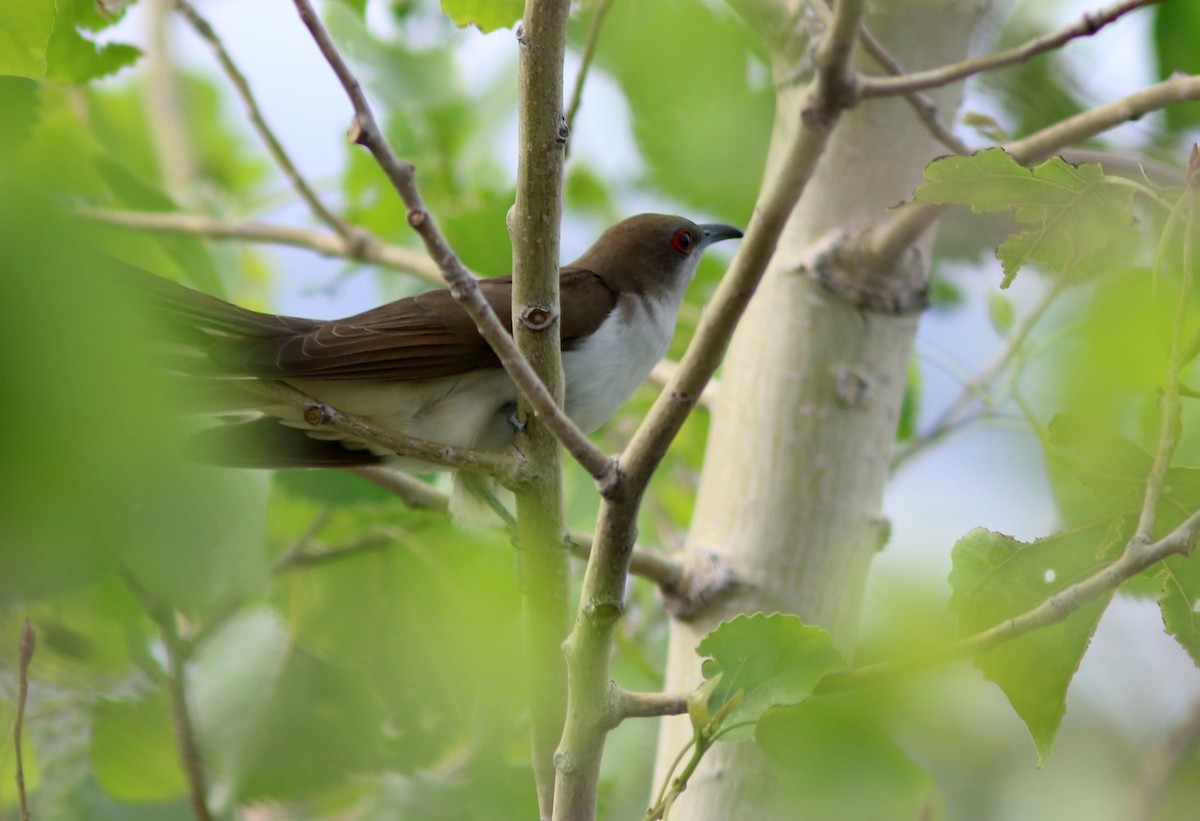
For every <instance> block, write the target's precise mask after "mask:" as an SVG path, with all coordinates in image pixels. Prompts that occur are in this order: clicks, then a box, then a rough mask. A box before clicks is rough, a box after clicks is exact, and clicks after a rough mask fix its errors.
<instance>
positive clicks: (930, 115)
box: [814, 4, 971, 154]
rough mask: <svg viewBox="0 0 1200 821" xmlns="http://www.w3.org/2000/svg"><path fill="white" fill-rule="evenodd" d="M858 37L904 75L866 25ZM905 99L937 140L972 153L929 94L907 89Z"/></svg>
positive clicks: (883, 62)
mask: <svg viewBox="0 0 1200 821" xmlns="http://www.w3.org/2000/svg"><path fill="white" fill-rule="evenodd" d="M814 5H817V4H814ZM820 5H823V4H820ZM858 37H859V41H860V42H862V45H863V49H864V50H865V51H866V52H867V54H869V55H871V58H872V59H873V60H875V62H877V63H879V65H880V66H881V67H882V68H883V69H884V71H886V72H887V73H888V74H890V75H892V76H893V77H898V76H903V75H904V73H905V71H904V66H902V65H901V64H900V61H899V60H897V59H896V58H895V57H893V56H892V54H891V52H889V51H888V50H887V49H886V48H884V45H883V43H881V42H879V40H878V39H876V37H875V35H873V34H872V33H871V32H870V30H869V29H867V27H866V26H863V28H862V31H861V32H859V35H858ZM904 99H905V100H907V101H908V104H909V105H910V106H912V109H913V111H915V112H916V114H917V118H918V119H919V120H920V121H921V122H922V123H923V124H924V125H925V128H927V129H928V130H929V133H930V134H932V135H933V138H934V139H935V140H937V141H938V142H940V143H941V144H942V145H944V146H946V147H947V148H949V149H950V150H951V151H953V152H954V153H955V154H970V153H971V147H970V146H969V145H967V144H966V143H965V142H963V141H962V140H961V139H959V137H958V135H957V134H955V133H954V132H953V131H951V130H950V129H949V128H947V127H946V126H945V125H944V124H943V123H942V120H941V118H940V117H938V110H937V103H935V102H934V101H933V100H932V99H931V98H930V97H929V96H928V95H926V94H922V93H921V92H919V91H906V92H904Z"/></svg>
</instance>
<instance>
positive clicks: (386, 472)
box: [350, 467, 450, 513]
mask: <svg viewBox="0 0 1200 821" xmlns="http://www.w3.org/2000/svg"><path fill="white" fill-rule="evenodd" d="M350 472H351V473H353V474H355V475H357V476H361V477H362V478H364V479H366V480H367V481H368V482H372V483H374V484H376V485H378V486H379V487H381V488H383V489H384V490H387V491H390V492H391V493H393V494H395V495H396V496H398V497H399V498H400V500H401V501H402V502H404V504H405V506H406V507H410V508H413V509H415V510H432V511H434V512H435V513H446V512H447V511H448V510H449V509H450V497H449V496H448V495H447V494H445V493H443V492H442V491H440V490H438V489H437V488H435V487H431V486H430V485H429V484H427V483H425V482H422V481H421V480H420V479H417V478H415V477H413V476H409V475H408V474H407V473H404V472H403V471H399V470H392V469H390V468H385V467H362V468H350Z"/></svg>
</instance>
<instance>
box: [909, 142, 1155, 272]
mask: <svg viewBox="0 0 1200 821" xmlns="http://www.w3.org/2000/svg"><path fill="white" fill-rule="evenodd" d="M924 177H925V182H924V183H922V184H921V186H920V187H919V188H917V190H916V193H915V194H914V198H915V199H916V201H917V202H925V203H934V204H939V205H940V204H946V203H959V204H963V205H969V206H971V209H972V210H973V211H975V212H977V213H988V212H992V211H1006V210H1010V209H1014V210H1015V214H1016V218H1017V221H1018V222H1021V223H1025V224H1029V225H1036V226H1037V227H1036V228H1035V229H1034V230H1030V231H1022V232H1020V233H1016V234H1011V235H1010V236H1009V237H1008V238H1007V239H1006V240H1004V242H1003V243H1001V245H1000V247H999V248H997V249H996V256H997V258H998V259H999V260H1000V262H1001V264H1002V265H1003V267H1004V280H1003V281H1002V282H1001V283H1000V287H1001V288H1007V287H1008V286H1009V284H1010V283H1011V282H1012V280H1013V278H1014V277H1015V276H1016V275H1017V272H1018V271H1020V270H1021V268H1022V267H1024V266H1025V265H1027V264H1029V263H1030V262H1040V263H1041V264H1043V265H1045V266H1046V267H1047V268H1048V269H1049V270H1051V271H1052V272H1054V273H1056V274H1064V275H1065V274H1068V273H1071V272H1073V271H1075V270H1079V269H1082V270H1088V269H1090V268H1091V267H1093V266H1095V267H1098V266H1099V265H1100V263H1101V262H1103V261H1106V258H1107V257H1109V256H1110V255H1111V254H1112V252H1113V246H1114V245H1115V244H1116V243H1118V242H1119V241H1120V240H1123V239H1125V238H1128V237H1129V236H1131V235H1132V227H1133V215H1132V208H1133V192H1132V189H1130V188H1129V187H1128V186H1124V185H1110V184H1108V183H1107V182H1106V179H1105V177H1104V171H1103V169H1101V167H1100V166H1099V165H1096V164H1095V163H1083V164H1081V165H1071V164H1070V163H1068V162H1065V161H1064V160H1063V159H1062V158H1061V157H1052V158H1051V159H1049V160H1047V161H1046V162H1044V163H1041V164H1040V165H1038V166H1036V167H1034V168H1033V169H1027V168H1025V167H1024V166H1021V165H1019V164H1018V163H1017V162H1016V161H1015V160H1013V158H1012V157H1010V156H1009V155H1008V154H1007V153H1006V152H1005V151H1004V150H1003V149H1000V148H988V149H985V150H983V151H979V152H977V153H975V154H972V155H971V156H969V157H945V158H943V159H940V160H934V161H933V162H932V163H930V164H929V165H928V166H926V167H925V174H924Z"/></svg>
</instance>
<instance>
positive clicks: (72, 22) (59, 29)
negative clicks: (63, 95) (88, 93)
mask: <svg viewBox="0 0 1200 821" xmlns="http://www.w3.org/2000/svg"><path fill="white" fill-rule="evenodd" d="M55 5H56V7H57V11H58V13H57V16H56V18H55V20H54V30H53V32H52V34H51V35H50V39H49V41H48V43H47V46H46V58H47V70H46V74H45V76H46V78H47V79H50V80H54V81H55V82H59V83H67V84H77V83H86V82H87V81H88V80H94V79H96V78H98V77H105V76H108V75H109V74H113V73H115V72H117V71H119V70H121V69H122V68H125V67H126V66H130V65H133V63H134V62H136V61H137V59H138V57H140V56H141V55H142V51H141V49H139V48H137V47H136V46H131V45H129V44H127V43H105V44H103V45H100V44H98V43H95V42H94V41H92V40H89V39H88V38H87V37H85V36H83V34H82V33H81V29H86V30H88V31H99V30H100V29H102V28H105V27H106V26H108V25H111V24H112V23H115V22H116V21H117V20H118V19H119V16H115V17H111V18H110V17H105V16H102V15H101V14H100V12H99V10H98V6H99V4H97V3H95V2H94V1H93V0H58V2H57V3H56V4H55Z"/></svg>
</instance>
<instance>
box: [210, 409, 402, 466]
mask: <svg viewBox="0 0 1200 821" xmlns="http://www.w3.org/2000/svg"><path fill="white" fill-rule="evenodd" d="M188 454H189V456H191V457H192V458H194V459H195V460H196V461H199V462H204V463H206V464H210V465H218V466H220V467H235V468H266V469H274V468H349V467H366V466H368V465H380V464H383V461H384V460H383V459H382V458H381V457H379V456H377V455H375V454H374V453H372V452H371V451H369V450H364V449H361V448H350V447H346V446H345V445H343V444H342V443H341V442H339V441H335V440H331V439H314V438H312V437H311V436H309V435H308V434H307V433H306V432H305V431H303V430H300V429H299V428H292V427H287V426H285V425H283V424H280V423H279V422H277V421H276V420H274V419H269V418H260V419H255V420H252V421H250V422H235V423H233V424H228V425H218V426H216V427H212V428H207V429H206V430H202V431H200V432H199V433H197V434H195V435H194V436H192V438H191V439H190V440H189V442H188Z"/></svg>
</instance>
